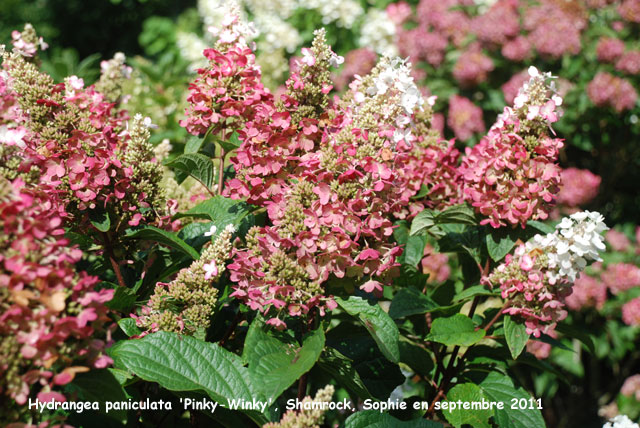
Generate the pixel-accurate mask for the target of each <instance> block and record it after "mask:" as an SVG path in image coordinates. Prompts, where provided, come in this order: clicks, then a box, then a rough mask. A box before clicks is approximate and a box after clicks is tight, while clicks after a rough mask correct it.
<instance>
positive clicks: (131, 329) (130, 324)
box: [118, 318, 142, 337]
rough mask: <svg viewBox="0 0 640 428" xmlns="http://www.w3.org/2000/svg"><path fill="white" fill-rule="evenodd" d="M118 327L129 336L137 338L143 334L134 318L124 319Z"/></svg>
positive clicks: (119, 322)
mask: <svg viewBox="0 0 640 428" xmlns="http://www.w3.org/2000/svg"><path fill="white" fill-rule="evenodd" d="M118 326H119V327H120V329H121V330H122V331H123V332H124V334H126V335H127V336H129V337H131V336H137V335H139V334H140V333H142V330H140V328H138V326H137V325H136V320H134V319H133V318H122V319H120V320H119V321H118Z"/></svg>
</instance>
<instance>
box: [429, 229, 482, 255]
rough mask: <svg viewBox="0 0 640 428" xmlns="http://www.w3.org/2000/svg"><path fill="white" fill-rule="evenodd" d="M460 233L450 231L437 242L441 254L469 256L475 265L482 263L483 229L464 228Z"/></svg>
mask: <svg viewBox="0 0 640 428" xmlns="http://www.w3.org/2000/svg"><path fill="white" fill-rule="evenodd" d="M464 227H465V229H464V230H462V231H450V232H448V233H447V234H446V235H444V236H443V237H442V238H440V240H438V241H437V246H438V248H437V250H438V251H439V252H441V253H449V252H457V253H467V254H469V255H470V256H471V257H472V258H473V260H475V261H476V263H482V259H483V257H482V251H481V250H482V241H483V240H484V239H485V238H484V236H483V233H484V232H483V228H480V227H468V226H464Z"/></svg>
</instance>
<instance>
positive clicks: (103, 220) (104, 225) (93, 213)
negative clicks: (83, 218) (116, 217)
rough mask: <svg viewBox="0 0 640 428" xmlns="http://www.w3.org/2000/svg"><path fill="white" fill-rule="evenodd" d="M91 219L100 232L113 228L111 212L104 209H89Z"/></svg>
mask: <svg viewBox="0 0 640 428" xmlns="http://www.w3.org/2000/svg"><path fill="white" fill-rule="evenodd" d="M89 221H91V224H92V225H93V226H94V227H95V228H96V229H98V230H99V231H100V232H108V231H109V229H110V228H111V219H110V218H109V213H108V212H107V211H106V210H104V209H93V210H89Z"/></svg>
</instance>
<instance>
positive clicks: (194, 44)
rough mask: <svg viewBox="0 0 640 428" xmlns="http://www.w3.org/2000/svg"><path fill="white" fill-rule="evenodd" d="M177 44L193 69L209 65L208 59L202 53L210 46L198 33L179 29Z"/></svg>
mask: <svg viewBox="0 0 640 428" xmlns="http://www.w3.org/2000/svg"><path fill="white" fill-rule="evenodd" d="M176 44H177V45H178V48H179V49H180V55H181V56H182V57H183V58H184V59H186V60H187V61H188V62H189V68H190V70H191V71H195V70H197V69H198V68H202V67H205V66H206V65H207V59H206V58H205V57H204V55H202V52H203V51H204V50H205V49H206V48H207V47H208V46H207V43H206V42H205V41H204V40H202V39H201V38H200V37H198V35H197V34H195V33H187V32H184V31H178V32H177V33H176Z"/></svg>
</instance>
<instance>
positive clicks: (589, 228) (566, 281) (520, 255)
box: [486, 211, 608, 337]
mask: <svg viewBox="0 0 640 428" xmlns="http://www.w3.org/2000/svg"><path fill="white" fill-rule="evenodd" d="M603 220H604V218H603V217H602V215H600V214H599V213H597V212H589V211H583V212H579V213H576V214H573V215H572V216H570V217H565V218H564V219H563V220H562V222H560V224H558V225H557V226H556V230H555V231H554V232H553V233H549V234H547V235H545V236H542V235H536V236H534V237H533V238H532V239H531V240H530V241H528V242H527V243H525V244H522V245H519V246H518V247H517V248H516V250H515V251H514V253H513V255H507V257H506V259H505V262H504V263H503V264H501V265H500V266H498V267H497V268H496V269H494V271H493V272H492V273H491V275H489V276H488V277H487V278H486V281H487V282H488V283H489V284H491V285H493V286H499V287H500V289H501V290H502V297H503V298H504V299H509V301H510V302H511V303H510V305H509V307H508V308H506V309H505V310H504V312H505V313H508V314H511V315H514V316H518V317H520V318H522V319H524V321H525V325H526V327H527V332H528V333H529V334H533V335H534V336H536V337H540V334H541V333H547V332H549V331H551V330H553V329H554V328H555V325H556V323H557V322H558V321H561V320H563V319H564V318H565V317H566V316H567V312H566V310H565V309H564V307H565V305H566V302H565V299H566V297H567V296H569V295H570V294H571V292H572V289H571V284H572V283H573V282H574V281H575V280H576V278H577V276H578V274H579V273H580V272H581V271H583V270H584V268H585V267H586V266H587V264H588V263H591V262H594V261H599V260H601V259H600V255H599V253H600V252H601V251H604V249H605V245H604V237H603V236H602V234H603V232H604V231H606V230H607V229H608V228H607V226H606V225H605V224H604V222H603Z"/></svg>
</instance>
